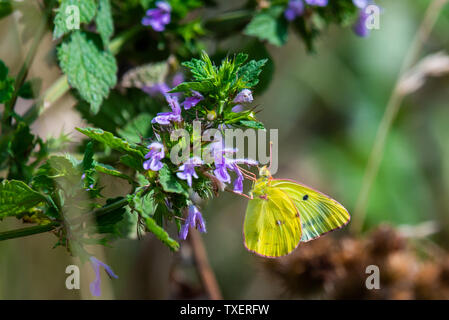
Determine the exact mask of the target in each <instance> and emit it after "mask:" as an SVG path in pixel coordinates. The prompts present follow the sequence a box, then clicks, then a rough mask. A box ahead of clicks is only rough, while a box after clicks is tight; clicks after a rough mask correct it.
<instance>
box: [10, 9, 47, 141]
mask: <svg viewBox="0 0 449 320" xmlns="http://www.w3.org/2000/svg"><path fill="white" fill-rule="evenodd" d="M53 3H54V1H52V3H51V4H50V5H49V7H48V9H47V10H46V11H45V13H44V15H43V16H42V21H41V23H40V24H39V27H38V28H37V30H36V36H35V37H34V40H33V43H32V44H31V47H30V50H29V51H28V54H27V56H26V58H25V61H24V62H23V65H22V67H21V68H20V71H19V73H18V74H17V77H16V81H15V84H14V92H13V95H12V98H11V100H9V102H8V103H7V104H6V105H5V111H4V115H3V119H4V123H3V133H5V132H6V130H8V128H9V127H10V126H11V122H12V113H13V111H14V106H15V104H16V101H17V98H18V96H19V90H20V88H21V87H22V86H23V84H24V83H25V80H26V78H27V75H28V71H29V69H30V66H31V64H32V62H33V60H34V57H35V56H36V52H37V48H38V47H39V44H40V43H41V39H42V38H43V36H44V34H45V31H46V26H47V19H48V16H49V14H50V13H51V10H52V8H53Z"/></svg>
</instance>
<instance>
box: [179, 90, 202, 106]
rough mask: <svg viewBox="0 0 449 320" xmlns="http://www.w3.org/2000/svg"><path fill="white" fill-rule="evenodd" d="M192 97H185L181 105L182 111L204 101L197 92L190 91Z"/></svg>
mask: <svg viewBox="0 0 449 320" xmlns="http://www.w3.org/2000/svg"><path fill="white" fill-rule="evenodd" d="M192 93H193V95H192V96H191V97H187V98H186V99H185V100H184V102H183V103H182V104H183V106H184V109H186V110H189V109H190V108H192V107H194V106H196V105H197V104H198V103H199V102H200V101H201V100H203V99H204V97H203V95H202V94H201V93H199V92H198V91H195V90H192Z"/></svg>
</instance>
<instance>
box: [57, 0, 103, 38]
mask: <svg viewBox="0 0 449 320" xmlns="http://www.w3.org/2000/svg"><path fill="white" fill-rule="evenodd" d="M71 6H75V7H71ZM72 8H78V11H79V22H80V23H89V22H90V21H91V20H92V19H93V17H94V16H95V13H96V11H97V4H96V2H95V0H62V1H61V5H60V6H59V8H58V9H57V12H56V16H55V20H54V24H55V29H54V30H53V39H55V40H56V39H58V38H60V37H62V36H63V35H64V34H66V33H68V32H70V31H72V30H76V29H69V28H70V27H73V28H76V27H77V26H76V25H75V24H74V23H75V19H76V18H75V15H76V14H77V13H78V12H77V11H75V10H76V9H75V10H72Z"/></svg>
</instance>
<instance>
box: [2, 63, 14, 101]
mask: <svg viewBox="0 0 449 320" xmlns="http://www.w3.org/2000/svg"><path fill="white" fill-rule="evenodd" d="M8 72H9V70H8V67H7V66H6V65H5V64H4V63H3V61H2V60H0V103H5V102H7V101H9V100H10V99H11V98H12V95H13V93H14V79H13V78H11V77H8Z"/></svg>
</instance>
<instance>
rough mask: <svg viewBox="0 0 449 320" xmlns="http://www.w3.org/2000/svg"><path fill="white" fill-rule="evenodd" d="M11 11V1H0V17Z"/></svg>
mask: <svg viewBox="0 0 449 320" xmlns="http://www.w3.org/2000/svg"><path fill="white" fill-rule="evenodd" d="M12 11H13V8H12V4H11V1H9V0H6V1H0V19H1V18H4V17H6V16H8V15H10V14H11V13H12Z"/></svg>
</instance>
